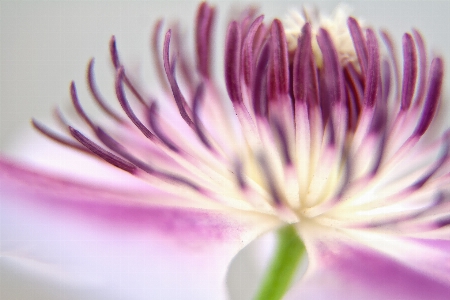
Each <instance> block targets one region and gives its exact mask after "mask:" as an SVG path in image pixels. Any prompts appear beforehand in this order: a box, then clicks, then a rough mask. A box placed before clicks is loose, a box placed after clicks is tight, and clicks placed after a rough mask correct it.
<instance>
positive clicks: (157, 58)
mask: <svg viewBox="0 0 450 300" xmlns="http://www.w3.org/2000/svg"><path fill="white" fill-rule="evenodd" d="M162 27H163V20H162V19H160V20H158V21H156V23H155V25H154V27H153V32H152V37H151V39H150V41H151V43H150V48H151V53H152V58H153V63H154V66H155V69H156V73H157V74H158V80H159V82H160V84H161V85H162V87H164V89H168V88H169V87H168V85H167V81H166V80H164V78H165V76H164V63H163V61H162V59H161V58H162V55H160V53H159V49H160V42H159V39H160V36H161V30H162Z"/></svg>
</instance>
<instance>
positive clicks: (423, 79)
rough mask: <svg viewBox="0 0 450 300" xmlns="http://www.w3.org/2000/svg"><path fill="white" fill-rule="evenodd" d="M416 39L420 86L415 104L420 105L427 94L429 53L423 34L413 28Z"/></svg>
mask: <svg viewBox="0 0 450 300" xmlns="http://www.w3.org/2000/svg"><path fill="white" fill-rule="evenodd" d="M412 33H413V36H414V40H415V41H416V47H417V51H418V52H419V71H420V72H419V86H418V87H417V90H416V98H415V100H414V102H415V106H419V105H421V104H422V103H423V99H424V96H425V91H426V90H425V84H426V83H427V67H428V61H427V53H426V49H425V43H424V41H423V39H422V36H421V34H420V33H419V32H418V31H417V30H415V29H413V30H412Z"/></svg>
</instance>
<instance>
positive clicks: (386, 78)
mask: <svg viewBox="0 0 450 300" xmlns="http://www.w3.org/2000/svg"><path fill="white" fill-rule="evenodd" d="M381 69H382V73H383V76H381V79H382V83H381V84H382V91H383V96H382V97H381V100H382V101H383V102H382V103H383V105H387V103H388V99H389V93H390V92H391V67H390V65H389V62H388V61H387V60H383V65H382V68H381Z"/></svg>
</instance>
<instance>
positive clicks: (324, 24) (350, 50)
mask: <svg viewBox="0 0 450 300" xmlns="http://www.w3.org/2000/svg"><path fill="white" fill-rule="evenodd" d="M350 13H351V8H350V7H349V6H347V5H344V4H341V5H339V6H338V7H336V8H335V10H334V11H333V13H332V15H331V16H328V15H326V14H323V13H321V12H319V11H317V10H316V9H315V8H314V7H304V8H303V11H302V13H300V12H299V11H297V10H292V11H291V12H290V13H289V14H288V15H287V16H286V17H285V18H284V20H283V25H284V27H285V34H286V40H287V43H288V49H289V51H290V52H294V51H295V49H296V48H297V40H298V38H299V37H300V36H301V34H302V32H301V31H302V28H303V26H304V25H305V23H307V22H308V23H310V24H311V31H312V35H313V39H312V49H313V53H314V57H315V59H316V64H317V66H318V67H321V66H322V64H323V57H322V51H321V50H320V47H319V45H318V43H317V40H316V36H317V35H318V33H319V29H320V28H324V29H325V30H327V31H328V33H329V34H330V36H331V39H332V40H333V43H334V45H335V46H336V51H337V52H338V55H339V61H340V63H341V64H342V65H345V64H346V63H348V62H356V61H357V60H358V57H357V55H356V52H355V48H354V45H353V40H352V37H351V35H350V31H349V29H348V25H347V20H348V18H349V16H350ZM358 22H359V23H360V24H361V21H360V20H358ZM361 25H362V24H361Z"/></svg>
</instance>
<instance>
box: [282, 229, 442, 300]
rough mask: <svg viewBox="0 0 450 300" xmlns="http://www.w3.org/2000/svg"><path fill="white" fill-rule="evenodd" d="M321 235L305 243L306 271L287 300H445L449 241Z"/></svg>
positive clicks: (332, 233)
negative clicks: (307, 263) (306, 250)
mask: <svg viewBox="0 0 450 300" xmlns="http://www.w3.org/2000/svg"><path fill="white" fill-rule="evenodd" d="M322 230H323V229H318V228H317V226H315V228H314V230H313V231H312V232H313V233H314V235H315V237H312V235H310V236H308V237H307V238H306V240H305V243H306V245H307V249H308V257H309V259H310V261H309V267H308V270H307V272H306V274H305V276H304V278H303V279H302V280H301V281H300V282H299V283H298V284H297V285H295V286H294V287H293V288H292V289H291V290H290V292H289V293H288V295H287V297H286V299H448V295H449V293H450V272H449V270H450V266H449V261H450V242H449V241H432V240H421V241H419V240H412V239H404V238H399V237H392V236H389V235H386V234H373V233H370V234H365V233H358V234H356V235H355V234H354V233H351V234H348V233H343V232H340V231H334V232H332V230H330V229H327V231H328V232H327V233H325V234H322V232H321V231H322ZM301 231H302V232H305V230H302V229H301ZM375 244H376V245H378V249H376V248H374V247H372V246H373V245H375Z"/></svg>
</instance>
